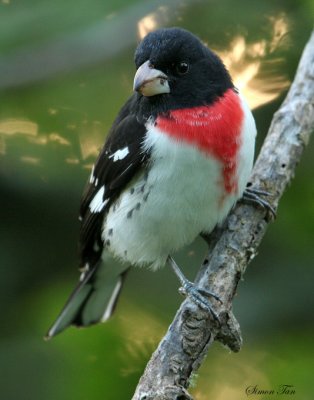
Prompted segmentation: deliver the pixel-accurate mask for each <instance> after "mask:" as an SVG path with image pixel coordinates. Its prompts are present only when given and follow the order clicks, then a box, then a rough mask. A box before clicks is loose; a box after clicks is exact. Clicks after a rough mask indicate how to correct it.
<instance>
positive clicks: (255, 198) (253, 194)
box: [243, 188, 277, 219]
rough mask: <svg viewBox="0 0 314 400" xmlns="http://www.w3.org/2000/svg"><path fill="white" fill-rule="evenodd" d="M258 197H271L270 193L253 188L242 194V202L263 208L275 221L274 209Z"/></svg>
mask: <svg viewBox="0 0 314 400" xmlns="http://www.w3.org/2000/svg"><path fill="white" fill-rule="evenodd" d="M260 196H265V197H266V196H271V193H269V192H266V191H264V190H260V189H253V188H246V189H245V190H244V192H243V200H244V201H247V202H250V203H253V204H257V205H259V206H261V207H263V208H264V209H265V210H266V211H267V212H268V213H269V214H270V215H271V216H272V217H273V218H274V219H275V218H276V216H277V215H276V211H275V209H274V208H273V207H272V206H271V205H270V204H269V202H268V201H266V200H264V199H262V198H261V197H260Z"/></svg>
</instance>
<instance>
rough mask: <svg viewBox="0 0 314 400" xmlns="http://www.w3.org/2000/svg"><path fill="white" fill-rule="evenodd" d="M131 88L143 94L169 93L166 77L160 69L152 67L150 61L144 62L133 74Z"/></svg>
mask: <svg viewBox="0 0 314 400" xmlns="http://www.w3.org/2000/svg"><path fill="white" fill-rule="evenodd" d="M133 90H135V91H137V92H140V93H141V94H142V95H143V96H155V95H156V94H163V93H170V87H169V83H168V77H167V75H166V74H164V73H163V72H162V71H159V70H158V69H154V68H153V67H152V66H151V64H150V61H146V62H144V64H142V65H141V66H140V67H139V69H138V70H137V71H136V74H135V76H134V84H133Z"/></svg>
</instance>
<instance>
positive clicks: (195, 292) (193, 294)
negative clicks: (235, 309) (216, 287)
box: [179, 281, 222, 323]
mask: <svg viewBox="0 0 314 400" xmlns="http://www.w3.org/2000/svg"><path fill="white" fill-rule="evenodd" d="M179 293H180V294H182V295H184V296H187V297H189V298H190V299H191V300H192V301H193V302H194V303H195V304H197V305H198V306H199V307H200V308H201V309H202V310H205V311H207V312H209V313H210V314H211V315H212V316H213V317H214V319H215V320H216V321H218V322H219V323H220V320H219V316H218V314H217V313H216V311H215V310H214V309H213V306H212V304H211V303H210V301H209V300H208V299H207V298H206V297H213V298H214V299H216V300H217V301H219V302H220V303H221V304H222V300H221V299H220V297H219V296H217V295H216V294H214V293H212V292H210V291H208V290H205V289H200V288H198V287H196V286H195V284H193V283H192V282H190V281H186V282H184V284H183V286H182V287H180V288H179Z"/></svg>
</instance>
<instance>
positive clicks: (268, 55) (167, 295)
mask: <svg viewBox="0 0 314 400" xmlns="http://www.w3.org/2000/svg"><path fill="white" fill-rule="evenodd" d="M313 16H314V3H313V0H280V1H276V2H274V1H273V0H264V1H258V0H241V1H237V2H235V1H231V0H211V1H193V0H185V1H168V2H166V1H135V0H133V1H126V0H106V1H105V0H102V1H100V0H90V1H84V0H75V1H74V0H69V1H66V2H65V1H61V0H55V1H54V2H51V1H48V0H40V1H39V0H27V1H25V0H24V1H22V0H2V1H0V100H1V107H0V184H1V197H0V199H1V200H0V201H1V207H0V213H1V216H0V218H1V225H0V226H1V230H0V235H1V236H0V246H1V247H0V248H1V251H0V266H1V283H0V285H1V290H0V296H1V298H0V304H1V330H0V337H1V342H0V398H1V399H3V400H17V399H21V400H28V399H32V400H39V399H45V400H68V399H70V400H71V399H76V400H86V399H93V400H98V399H99V400H100V399H106V400H113V399H119V400H120V399H121V400H124V399H125V400H126V399H130V398H131V396H132V394H133V392H134V389H135V386H136V383H137V381H138V379H139V377H140V375H141V373H142V371H143V368H144V366H145V364H146V362H147V360H148V359H149V357H150V355H151V352H152V351H153V349H154V348H155V346H156V345H157V343H158V341H159V339H160V338H161V337H162V335H163V333H164V332H165V330H166V329H167V326H168V325H169V323H170V322H171V320H172V318H173V315H174V313H175V310H176V309H177V307H178V305H179V304H180V301H181V298H180V297H179V295H178V293H177V288H178V282H177V281H176V278H175V277H174V276H173V274H172V272H171V271H170V270H168V269H167V268H165V269H163V270H161V271H158V272H156V273H152V272H150V271H146V270H136V269H134V270H133V271H132V272H131V274H130V275H129V276H128V279H127V282H126V285H125V289H124V291H123V294H122V297H121V301H120V302H119V305H118V308H117V311H116V314H115V316H114V318H113V319H112V320H110V322H109V323H107V324H102V325H98V326H95V327H92V328H89V329H83V330H77V329H74V328H71V329H69V330H67V331H66V332H64V333H63V334H61V335H60V336H58V337H57V338H55V339H54V340H52V341H51V342H48V343H46V342H44V341H43V339H42V337H43V335H44V334H45V332H46V330H47V328H48V327H49V325H50V324H51V323H52V321H53V319H54V318H55V317H56V314H57V313H58V312H59V310H60V308H61V306H62V305H63V302H64V300H65V298H66V297H67V295H68V294H69V292H70V290H71V289H72V287H73V285H74V283H75V282H76V280H77V278H78V274H77V270H76V265H77V258H76V257H77V249H76V241H77V237H78V228H79V223H78V220H77V214H78V208H79V202H80V196H81V192H82V189H83V186H84V184H85V180H86V179H87V176H88V174H89V170H90V167H91V165H92V163H93V161H94V160H95V157H96V155H97V152H98V149H99V148H100V146H101V144H102V143H103V140H104V138H105V136H106V133H107V132H108V129H109V127H110V124H111V123H112V121H113V119H114V117H115V115H116V113H117V112H118V110H119V107H121V105H122V104H123V102H124V101H125V100H126V98H127V97H128V96H129V95H130V94H131V90H132V81H133V75H134V72H135V69H134V65H133V52H134V49H135V46H136V44H137V42H138V40H139V36H141V35H142V36H143V35H144V34H145V33H146V32H147V31H149V30H151V29H153V28H154V27H157V26H173V25H177V26H182V27H184V28H187V29H189V30H191V31H193V32H194V33H196V34H198V35H199V36H200V37H201V38H202V39H203V40H204V41H206V42H207V43H208V44H209V46H210V47H211V48H213V49H214V50H216V51H218V52H219V54H220V55H221V56H222V57H223V59H224V61H225V63H226V64H227V66H228V67H229V68H230V70H231V72H232V74H233V76H234V79H235V82H236V83H237V84H238V86H239V87H241V88H242V89H243V91H244V93H245V94H246V95H247V96H248V99H249V101H250V104H251V106H252V107H254V115H255V118H256V122H257V126H258V131H259V138H258V144H257V147H258V148H259V147H260V145H261V143H262V141H263V138H264V137H265V134H266V132H267V129H268V127H269V124H270V121H271V118H272V115H273V113H274V112H275V111H276V109H277V108H278V106H279V105H280V103H281V102H282V100H283V98H284V96H285V94H286V91H287V88H288V86H289V82H290V81H291V80H292V79H293V76H294V73H295V70H296V67H297V63H298V60H299V58H300V55H301V52H302V49H303V47H304V45H305V43H306V41H307V39H308V37H309V35H310V32H311V29H312V25H313ZM313 151H314V147H313V142H312V143H310V145H309V146H308V148H307V149H306V150H305V153H304V157H303V158H302V162H301V164H300V166H298V168H297V171H296V177H295V180H294V181H293V184H292V185H291V187H290V188H289V190H288V191H287V192H286V194H285V196H284V197H283V199H282V201H281V203H280V207H279V211H278V218H277V221H276V222H275V223H274V224H272V225H271V226H270V227H269V231H268V233H267V235H266V237H265V240H264V241H263V243H262V246H261V248H260V250H259V255H258V257H257V258H256V259H255V260H254V261H253V262H252V264H251V265H250V267H249V268H248V271H247V273H246V274H245V276H244V282H243V283H241V284H240V286H239V289H238V295H237V297H236V300H235V304H234V309H235V314H236V316H237V317H238V319H239V321H240V323H241V327H242V332H243V337H244V346H243V349H242V350H241V352H240V353H239V354H231V353H229V352H228V351H227V350H226V349H224V348H222V347H221V346H219V345H218V344H216V345H215V346H214V347H213V348H212V349H211V350H210V353H209V356H208V357H207V360H206V361H205V363H204V365H203V366H202V367H201V369H200V371H199V374H198V376H197V377H196V378H195V388H194V389H192V393H193V394H194V396H195V398H196V399H197V400H204V399H210V398H214V399H215V400H217V399H219V400H224V399H234V400H238V399H244V398H246V394H245V388H246V387H247V386H249V385H258V386H259V387H260V388H261V389H276V388H277V387H278V386H279V385H281V384H289V385H293V386H294V389H295V390H296V394H295V395H294V396H286V397H288V398H289V397H290V398H291V397H293V398H295V399H302V400H305V399H310V398H313V394H312V393H313V387H312V380H313V371H314V361H313V358H314V351H313V309H314V296H313V282H314V268H313V264H314V251H313V241H314V240H313V239H314V234H313V225H314V202H313V195H314V186H313V168H314V157H313ZM205 252H206V247H205V245H204V244H203V243H202V242H201V241H196V243H194V244H193V245H192V246H190V247H189V248H188V249H185V250H184V251H183V252H181V253H180V254H179V255H177V259H178V261H179V262H180V263H181V264H183V265H184V266H185V271H186V274H187V275H188V276H189V277H190V278H191V279H193V277H194V276H195V274H196V271H197V268H198V265H199V264H200V262H201V259H202V257H203V255H204V254H205ZM252 397H254V396H252ZM256 397H258V398H259V399H266V398H268V397H267V396H266V397H264V396H255V398H256ZM275 397H276V396H272V397H271V398H275ZM281 398H285V396H281Z"/></svg>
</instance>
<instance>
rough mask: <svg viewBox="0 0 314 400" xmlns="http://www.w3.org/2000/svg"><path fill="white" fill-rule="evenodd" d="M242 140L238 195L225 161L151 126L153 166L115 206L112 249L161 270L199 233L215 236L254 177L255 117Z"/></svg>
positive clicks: (110, 220)
mask: <svg viewBox="0 0 314 400" xmlns="http://www.w3.org/2000/svg"><path fill="white" fill-rule="evenodd" d="M244 107H246V106H244ZM247 110H248V109H247ZM247 110H246V111H247ZM241 135H242V137H241V142H242V145H241V148H240V151H239V160H238V168H237V175H238V190H237V192H236V193H233V194H226V192H225V188H224V185H223V172H222V171H223V165H222V163H221V162H220V161H219V160H217V159H216V158H214V157H211V156H209V155H206V154H205V153H202V152H200V151H199V150H198V149H197V148H195V147H193V146H191V145H189V144H186V143H182V142H177V141H176V140H175V139H172V138H170V137H169V136H167V135H166V134H163V133H162V132H160V131H159V130H158V128H156V127H154V126H153V125H150V126H148V133H147V137H146V140H145V143H144V148H147V149H148V148H152V149H153V151H152V161H151V166H150V168H149V169H148V171H147V172H146V173H142V174H141V175H140V176H137V177H136V178H135V179H134V180H133V182H131V183H130V185H129V187H128V188H127V189H126V190H125V191H124V192H123V193H122V195H121V196H120V198H119V199H118V201H117V202H116V203H115V204H114V205H113V206H111V208H110V210H109V213H108V215H107V217H106V219H105V221H104V227H103V235H102V236H103V239H104V241H105V243H106V244H107V249H108V250H109V251H111V252H112V253H113V254H114V255H115V256H117V257H119V258H120V259H122V260H125V261H127V262H130V263H132V264H137V265H144V264H150V265H151V266H152V267H153V268H157V267H159V266H162V265H164V263H165V261H166V258H167V256H168V255H169V254H172V253H173V252H175V251H176V250H178V249H180V248H181V247H182V246H184V245H186V244H188V243H190V242H192V241H193V240H194V239H195V237H196V236H197V235H198V234H199V233H201V232H204V231H207V232H210V231H211V230H212V229H213V228H214V227H215V225H216V224H217V223H219V222H221V221H222V220H223V219H224V218H225V217H226V215H227V214H228V212H229V211H230V209H231V208H232V206H233V204H234V203H235V202H236V201H237V199H238V198H239V197H241V195H242V192H243V190H244V188H245V185H246V182H247V180H248V178H249V174H250V172H251V168H252V163H253V153H254V139H255V124H254V120H253V118H252V116H251V114H250V112H249V114H248V117H247V118H245V121H244V124H243V129H242V134H241Z"/></svg>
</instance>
